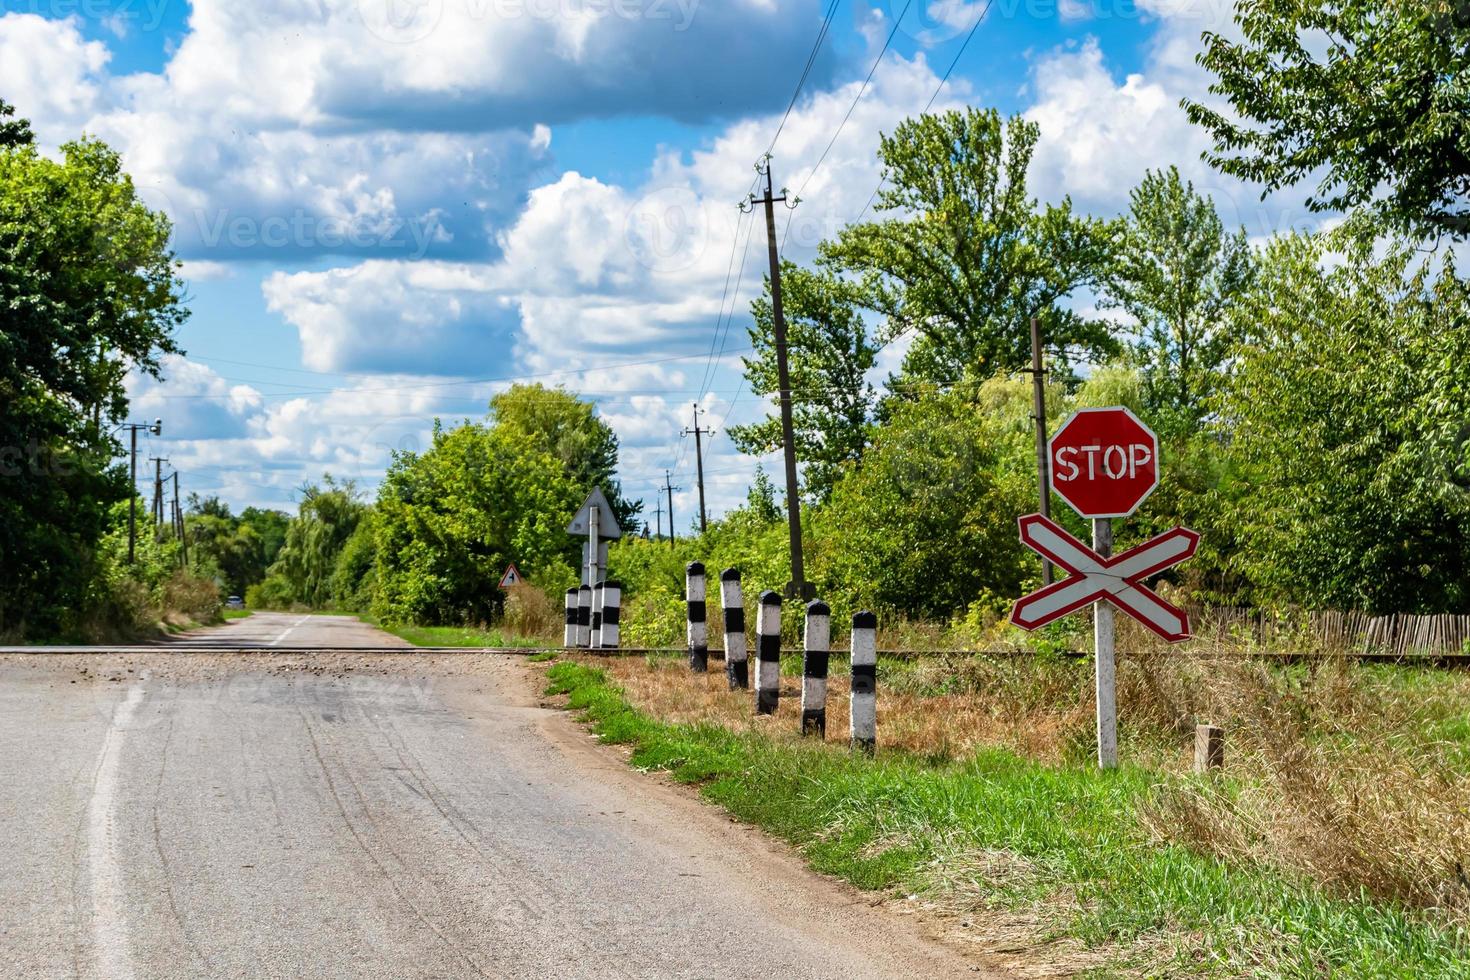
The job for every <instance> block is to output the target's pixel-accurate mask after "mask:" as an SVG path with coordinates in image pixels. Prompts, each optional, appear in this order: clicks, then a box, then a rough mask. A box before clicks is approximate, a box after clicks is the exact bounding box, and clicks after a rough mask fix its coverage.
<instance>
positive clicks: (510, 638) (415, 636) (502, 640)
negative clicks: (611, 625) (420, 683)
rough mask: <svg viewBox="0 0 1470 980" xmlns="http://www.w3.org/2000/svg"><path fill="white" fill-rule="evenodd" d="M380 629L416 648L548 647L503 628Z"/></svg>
mask: <svg viewBox="0 0 1470 980" xmlns="http://www.w3.org/2000/svg"><path fill="white" fill-rule="evenodd" d="M374 625H376V626H377V627H378V629H381V630H385V631H387V632H389V633H392V634H393V635H394V636H397V637H400V638H402V639H405V640H407V641H408V642H409V643H412V644H413V645H414V646H416V647H495V648H501V649H504V648H521V649H527V648H530V649H534V648H536V647H544V646H546V645H547V644H546V642H545V641H543V640H537V639H534V638H528V637H524V636H517V635H515V634H513V633H507V632H505V631H504V630H500V629H493V628H490V629H487V628H481V627H473V626H383V625H381V624H376V623H375V624H374Z"/></svg>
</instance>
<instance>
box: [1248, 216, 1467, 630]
mask: <svg viewBox="0 0 1470 980" xmlns="http://www.w3.org/2000/svg"><path fill="white" fill-rule="evenodd" d="M1377 243H1378V239H1377V236H1376V235H1375V234H1374V230H1373V229H1372V228H1367V229H1363V228H1349V229H1347V230H1345V231H1343V232H1340V233H1339V234H1336V235H1334V236H1332V237H1331V238H1319V237H1303V236H1292V237H1290V238H1284V239H1281V240H1278V241H1277V242H1275V243H1273V244H1272V246H1271V247H1270V249H1269V250H1268V252H1267V254H1266V256H1265V259H1264V263H1263V268H1262V276H1261V280H1260V282H1259V283H1258V284H1257V285H1256V287H1255V288H1254V289H1252V290H1251V292H1250V293H1249V294H1248V295H1247V296H1246V297H1244V299H1243V301H1242V303H1241V304H1240V305H1239V307H1238V308H1236V309H1235V310H1234V311H1233V315H1234V316H1235V317H1237V318H1238V319H1239V320H1240V322H1241V328H1242V329H1243V330H1244V329H1249V331H1250V333H1249V334H1248V337H1249V339H1248V340H1247V342H1245V343H1243V344H1242V345H1241V347H1240V348H1239V350H1238V351H1237V358H1238V363H1237V364H1236V366H1235V369H1234V370H1233V371H1232V372H1231V375H1230V379H1229V383H1228V385H1227V387H1226V389H1225V391H1224V392H1223V397H1222V399H1221V419H1220V426H1221V429H1222V434H1223V435H1224V436H1225V437H1226V438H1227V439H1228V441H1227V442H1226V443H1225V447H1226V448H1228V451H1229V452H1230V454H1231V455H1232V456H1234V457H1235V458H1236V459H1237V460H1238V464H1237V465H1238V467H1239V471H1240V472H1239V476H1238V480H1237V482H1236V484H1235V487H1234V490H1233V491H1231V493H1230V498H1229V499H1230V501H1231V506H1232V508H1233V511H1232V513H1231V515H1230V517H1231V523H1233V524H1234V525H1235V527H1237V528H1238V533H1239V538H1240V547H1239V548H1238V549H1237V553H1236V555H1235V560H1236V567H1237V568H1238V569H1239V571H1241V572H1242V573H1243V574H1244V575H1246V577H1247V578H1248V579H1250V581H1251V582H1252V583H1254V584H1255V586H1256V587H1257V589H1258V591H1259V593H1260V595H1261V597H1263V598H1267V599H1273V598H1274V599H1282V600H1286V601H1291V602H1295V603H1300V604H1304V605H1307V606H1311V607H1316V608H1335V609H1365V610H1369V611H1373V612H1384V613H1387V612H1418V613H1429V612H1435V613H1438V612H1465V611H1467V610H1470V492H1467V491H1470V428H1467V425H1466V422H1465V405H1466V402H1467V398H1470V284H1467V283H1466V282H1465V281H1463V280H1461V279H1459V278H1458V277H1457V276H1456V274H1455V269H1454V266H1453V264H1450V263H1446V264H1445V265H1444V266H1443V267H1441V268H1438V269H1436V268H1435V266H1434V265H1433V263H1432V262H1431V261H1426V260H1422V259H1420V258H1419V257H1417V255H1416V253H1415V251H1414V249H1413V248H1412V247H1410V246H1409V245H1407V244H1405V243H1403V242H1397V243H1388V245H1387V252H1386V254H1385V255H1383V256H1382V257H1379V256H1377V255H1375V247H1376V245H1377ZM1329 259H1331V260H1333V261H1332V263H1331V264H1330V265H1329V263H1328V260H1329ZM1324 266H1328V267H1327V268H1326V269H1325V271H1324Z"/></svg>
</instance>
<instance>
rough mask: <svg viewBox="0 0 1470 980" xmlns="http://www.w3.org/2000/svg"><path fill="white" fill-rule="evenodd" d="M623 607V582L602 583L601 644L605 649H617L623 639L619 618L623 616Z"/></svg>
mask: <svg viewBox="0 0 1470 980" xmlns="http://www.w3.org/2000/svg"><path fill="white" fill-rule="evenodd" d="M622 607H623V583H622V582H616V581H614V582H604V583H603V584H602V637H601V640H600V642H601V644H602V647H603V649H605V650H616V649H617V648H618V643H619V641H620V640H621V639H622V636H621V633H622V631H621V629H620V627H619V626H618V620H619V619H620V618H621V617H622Z"/></svg>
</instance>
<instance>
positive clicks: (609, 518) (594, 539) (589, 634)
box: [567, 487, 623, 647]
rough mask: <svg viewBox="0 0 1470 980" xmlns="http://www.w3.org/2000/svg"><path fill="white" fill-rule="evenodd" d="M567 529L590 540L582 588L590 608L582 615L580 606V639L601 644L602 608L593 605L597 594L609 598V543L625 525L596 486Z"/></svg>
mask: <svg viewBox="0 0 1470 980" xmlns="http://www.w3.org/2000/svg"><path fill="white" fill-rule="evenodd" d="M567 533H568V534H572V535H576V536H578V537H581V536H582V535H584V534H585V535H586V536H587V544H586V545H584V552H585V553H584V554H583V556H582V589H583V590H584V591H583V592H582V593H581V594H582V595H583V596H585V597H586V598H587V603H588V609H587V611H586V613H585V616H586V618H585V619H583V618H582V617H583V615H584V613H583V611H582V610H581V609H580V608H579V609H578V612H577V616H578V640H579V645H581V646H585V647H595V646H597V645H598V641H599V640H600V636H599V635H597V634H594V633H593V631H592V623H593V621H594V620H595V621H597V622H598V624H599V625H601V620H602V614H603V610H602V608H601V606H600V605H599V606H598V607H597V608H595V609H593V608H591V607H592V597H593V596H594V595H597V596H601V597H603V598H606V594H607V593H606V589H605V588H604V585H605V578H606V576H607V543H608V542H609V541H613V540H616V539H617V538H620V537H622V536H623V529H622V528H620V527H618V519H617V518H616V517H614V516H613V512H612V507H611V506H609V504H608V502H607V497H605V496H603V493H602V490H601V489H599V488H597V487H593V488H592V492H591V493H589V494H588V495H587V499H586V500H585V501H583V502H582V506H581V507H579V508H578V509H577V513H576V515H575V516H574V517H573V518H572V522H571V523H570V524H568V525H567Z"/></svg>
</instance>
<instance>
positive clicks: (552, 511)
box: [373, 423, 586, 624]
mask: <svg viewBox="0 0 1470 980" xmlns="http://www.w3.org/2000/svg"><path fill="white" fill-rule="evenodd" d="M585 492H586V491H585V487H584V486H583V485H581V484H578V483H577V482H575V481H574V480H573V479H572V478H571V476H570V475H569V474H568V473H567V467H566V465H565V463H564V462H563V461H562V460H561V459H558V458H556V457H554V456H552V455H551V454H550V453H548V452H546V450H545V448H544V447H543V446H541V445H539V444H538V440H536V439H533V438H532V437H531V436H530V435H528V434H527V433H526V432H525V431H524V430H522V429H521V428H519V427H517V426H509V425H501V424H496V425H493V426H487V425H483V424H478V423H466V424H464V425H461V426H459V427H457V428H454V429H451V430H448V431H446V430H445V429H443V427H442V426H440V425H438V424H437V423H436V425H435V429H434V440H433V445H432V446H431V447H430V448H429V449H427V450H426V451H424V452H422V453H396V454H395V455H394V458H393V463H392V465H391V466H390V467H389V470H388V475H387V477H386V478H385V479H384V481H383V485H382V487H381V488H380V489H379V492H378V504H377V514H376V516H375V522H376V527H377V547H376V553H377V595H376V597H375V599H374V603H373V609H374V611H375V612H377V613H378V614H379V615H380V616H382V617H383V619H385V620H387V621H390V622H419V623H451V624H455V623H464V622H489V621H490V620H491V619H492V618H493V617H494V615H495V613H496V612H497V611H498V609H499V608H500V603H501V599H502V597H501V595H500V592H499V589H498V588H497V585H496V583H497V582H498V581H499V578H500V574H501V572H502V571H503V570H504V569H505V566H506V564H507V563H508V562H511V561H514V562H516V563H517V565H518V566H519V567H520V569H521V571H522V572H524V573H525V574H526V575H527V577H528V578H530V579H531V581H533V582H537V583H538V584H541V585H542V586H543V587H554V586H558V585H564V584H566V582H567V581H569V580H570V579H571V578H572V577H573V573H572V572H571V563H570V562H569V561H568V552H569V551H570V550H573V549H575V548H576V542H575V541H574V540H573V539H571V538H570V537H569V536H568V535H567V533H566V524H567V522H568V521H569V520H571V517H572V514H573V513H574V512H575V510H576V508H577V506H578V505H579V504H581V502H582V498H583V495H584V494H585Z"/></svg>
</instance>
